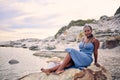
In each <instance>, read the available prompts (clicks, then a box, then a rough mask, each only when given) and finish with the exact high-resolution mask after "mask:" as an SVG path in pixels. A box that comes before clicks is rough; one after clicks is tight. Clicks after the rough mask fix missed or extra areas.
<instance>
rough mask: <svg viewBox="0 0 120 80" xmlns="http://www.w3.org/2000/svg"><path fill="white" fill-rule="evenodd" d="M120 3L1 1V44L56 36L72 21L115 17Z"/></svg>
mask: <svg viewBox="0 0 120 80" xmlns="http://www.w3.org/2000/svg"><path fill="white" fill-rule="evenodd" d="M119 6H120V0H0V41H8V40H17V39H23V38H38V39H43V38H46V37H48V36H53V35H54V34H55V33H56V32H57V31H58V30H59V29H60V28H61V27H62V26H65V25H68V23H69V22H70V21H71V20H78V19H83V20H85V19H99V18H100V17H101V16H102V15H107V16H113V15H114V13H115V11H116V10H117V9H118V8H119Z"/></svg>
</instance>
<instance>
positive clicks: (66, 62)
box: [41, 54, 73, 74]
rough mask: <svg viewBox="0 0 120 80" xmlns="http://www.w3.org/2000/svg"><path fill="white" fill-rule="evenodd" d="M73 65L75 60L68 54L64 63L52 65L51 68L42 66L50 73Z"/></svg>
mask: <svg viewBox="0 0 120 80" xmlns="http://www.w3.org/2000/svg"><path fill="white" fill-rule="evenodd" d="M72 65H73V61H72V59H71V57H70V55H69V54H67V56H66V57H65V59H64V61H63V63H62V64H60V65H57V66H55V67H52V68H50V69H43V68H42V69H41V71H42V72H45V73H46V74H49V73H51V72H54V71H56V72H58V70H59V72H60V71H63V69H64V68H67V67H70V66H72ZM61 68H63V69H61Z"/></svg>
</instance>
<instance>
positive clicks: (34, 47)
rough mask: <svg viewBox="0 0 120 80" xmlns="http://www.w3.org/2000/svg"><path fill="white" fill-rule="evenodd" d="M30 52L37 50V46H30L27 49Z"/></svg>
mask: <svg viewBox="0 0 120 80" xmlns="http://www.w3.org/2000/svg"><path fill="white" fill-rule="evenodd" d="M29 49H30V50H39V48H38V46H31V47H29Z"/></svg>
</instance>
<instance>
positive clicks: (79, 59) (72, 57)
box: [41, 25, 100, 74]
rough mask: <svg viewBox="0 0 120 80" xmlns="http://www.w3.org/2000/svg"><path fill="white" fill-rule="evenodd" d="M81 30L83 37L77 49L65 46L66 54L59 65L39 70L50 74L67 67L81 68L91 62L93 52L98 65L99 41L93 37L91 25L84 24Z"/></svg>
mask: <svg viewBox="0 0 120 80" xmlns="http://www.w3.org/2000/svg"><path fill="white" fill-rule="evenodd" d="M83 31H84V34H85V37H84V38H83V39H82V41H81V42H80V44H79V48H80V50H79V51H78V50H75V49H72V48H67V49H66V51H67V52H68V54H67V55H66V57H65V59H64V61H63V62H62V63H61V64H60V65H57V66H55V67H53V68H50V69H44V68H42V69H41V71H42V72H45V73H46V74H50V73H51V72H55V74H60V73H62V72H64V69H66V68H69V67H74V68H79V69H81V70H82V69H84V68H85V67H87V66H89V65H90V64H91V63H92V61H93V58H92V54H93V53H94V64H95V65H96V66H98V67H99V66H100V65H99V64H98V63H97V58H98V48H99V41H98V40H97V39H95V38H94V36H93V34H92V27H91V26H89V25H85V26H84V28H83Z"/></svg>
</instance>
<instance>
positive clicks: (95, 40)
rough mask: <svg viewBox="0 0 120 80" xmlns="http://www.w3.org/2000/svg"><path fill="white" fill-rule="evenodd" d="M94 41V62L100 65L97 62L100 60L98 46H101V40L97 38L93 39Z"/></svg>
mask: <svg viewBox="0 0 120 80" xmlns="http://www.w3.org/2000/svg"><path fill="white" fill-rule="evenodd" d="M93 43H94V64H95V65H96V66H98V67H99V66H100V65H99V64H98V62H97V60H98V48H99V44H100V43H99V41H98V40H97V39H93Z"/></svg>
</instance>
